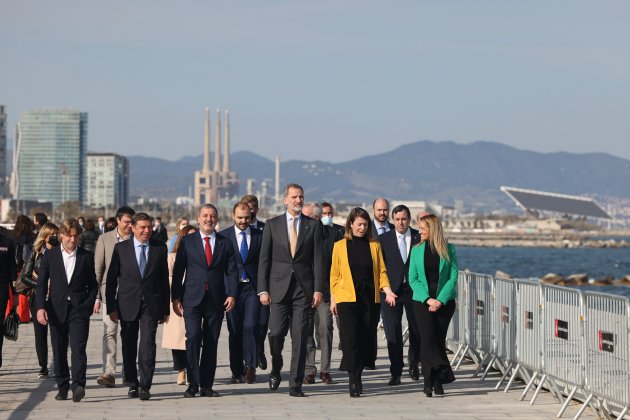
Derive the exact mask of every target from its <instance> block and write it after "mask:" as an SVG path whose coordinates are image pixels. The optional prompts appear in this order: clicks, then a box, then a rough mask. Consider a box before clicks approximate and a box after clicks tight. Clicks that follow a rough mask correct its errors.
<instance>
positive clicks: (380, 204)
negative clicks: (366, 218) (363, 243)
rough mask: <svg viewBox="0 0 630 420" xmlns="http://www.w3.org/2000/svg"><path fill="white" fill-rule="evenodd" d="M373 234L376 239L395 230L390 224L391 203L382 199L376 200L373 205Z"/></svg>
mask: <svg viewBox="0 0 630 420" xmlns="http://www.w3.org/2000/svg"><path fill="white" fill-rule="evenodd" d="M372 216H374V220H373V221H372V234H373V235H374V237H375V238H377V237H379V236H380V235H382V234H383V233H385V232H389V231H390V230H393V229H394V225H392V224H391V223H389V221H388V220H387V219H389V201H387V200H386V199H384V198H382V197H380V198H377V199H376V200H374V203H372Z"/></svg>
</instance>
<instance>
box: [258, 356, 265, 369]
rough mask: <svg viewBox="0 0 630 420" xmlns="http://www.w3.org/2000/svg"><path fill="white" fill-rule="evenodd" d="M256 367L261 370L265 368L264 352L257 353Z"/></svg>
mask: <svg viewBox="0 0 630 420" xmlns="http://www.w3.org/2000/svg"><path fill="white" fill-rule="evenodd" d="M258 367H259V368H261V369H262V370H267V357H265V353H260V354H259V355H258Z"/></svg>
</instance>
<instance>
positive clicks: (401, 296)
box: [378, 205, 420, 385]
mask: <svg viewBox="0 0 630 420" xmlns="http://www.w3.org/2000/svg"><path fill="white" fill-rule="evenodd" d="M392 219H393V220H394V226H395V229H394V230H390V231H389V232H387V233H384V234H382V235H380V236H379V237H378V241H379V242H380V243H381V249H382V250H383V259H384V260H385V267H386V268H387V277H388V278H389V283H390V287H391V289H392V291H393V292H394V293H395V294H396V295H397V296H398V297H397V299H396V305H395V306H389V305H387V304H381V317H382V319H383V327H384V329H385V337H386V338H387V352H388V353H389V362H390V368H389V371H390V373H391V378H390V379H389V382H388V384H389V385H400V377H401V376H402V371H403V365H404V362H403V334H402V313H403V308H404V310H405V312H406V314H407V323H408V325H409V352H408V355H407V359H408V362H409V376H410V377H411V379H413V380H415V381H417V380H419V379H420V371H419V370H418V363H419V362H420V340H419V338H417V337H416V334H415V333H414V331H416V330H415V328H414V327H413V323H414V322H415V321H414V320H415V318H414V316H413V307H412V300H413V299H412V297H413V291H412V290H411V287H410V286H409V255H410V252H411V248H412V247H413V246H415V245H416V244H418V243H419V242H420V234H419V233H418V231H417V230H415V229H411V228H410V227H409V223H410V222H411V213H410V211H409V208H408V207H407V206H404V205H399V206H396V207H394V209H393V210H392ZM381 300H382V302H384V301H385V295H384V294H383V295H381Z"/></svg>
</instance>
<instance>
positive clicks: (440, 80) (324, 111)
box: [0, 0, 630, 162]
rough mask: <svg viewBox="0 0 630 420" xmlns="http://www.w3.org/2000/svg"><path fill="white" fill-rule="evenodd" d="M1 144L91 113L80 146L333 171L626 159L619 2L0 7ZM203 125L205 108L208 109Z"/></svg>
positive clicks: (61, 2) (626, 85)
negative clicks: (250, 157)
mask: <svg viewBox="0 0 630 420" xmlns="http://www.w3.org/2000/svg"><path fill="white" fill-rule="evenodd" d="M0 10H2V13H1V16H0V39H1V40H2V41H1V42H0V104H2V105H5V106H6V107H7V112H8V114H9V136H10V137H12V131H13V126H14V125H15V123H16V122H17V121H18V120H19V115H20V114H21V113H22V112H24V111H26V110H30V109H37V108H42V107H54V108H57V107H72V108H74V109H78V110H81V111H85V112H88V115H89V117H88V118H89V126H88V148H89V150H90V151H102V152H109V151H111V152H116V153H121V154H124V155H144V156H154V157H161V158H167V159H172V160H174V159H178V158H180V157H182V156H186V155H198V154H201V153H202V152H203V150H202V147H203V112H204V111H203V110H204V108H205V107H210V109H212V110H214V109H217V108H220V109H229V110H230V122H231V125H230V129H231V138H232V142H231V143H232V144H231V148H232V151H238V150H250V151H252V152H255V153H257V154H260V155H262V156H265V157H269V158H273V157H274V156H276V155H279V156H281V157H282V159H283V160H287V159H304V160H315V159H322V160H327V161H331V162H342V161H346V160H350V159H354V158H359V157H363V156H366V155H372V154H377V153H382V152H386V151H389V150H392V149H394V148H395V147H397V146H400V145H402V144H407V143H412V142H415V141H418V140H433V141H445V140H450V141H455V142H458V143H469V142H473V141H476V140H487V141H496V142H500V143H504V144H507V145H511V146H514V147H517V148H520V149H527V150H534V151H540V152H555V151H568V152H576V153H586V152H604V153H609V154H613V155H616V156H620V157H623V158H628V159H630V147H628V144H629V142H628V140H629V138H630V115H629V110H630V50H629V41H630V25H628V21H630V2H627V1H598V2H593V1H579V0H569V1H552V2H551V1H548V0H547V1H535V0H534V1H526V2H525V1H504V0H500V1H499V0H497V1H486V0H475V1H470V0H462V1H449V0H444V1H442V0H440V1H437V0H436V1H416V0H409V1H387V2H384V1H371V0H361V1H358V0H357V1H354V0H347V1H342V0H336V1H329V0H321V1H306V0H286V1H273V0H265V1H238V0H235V1H221V2H217V1H207V0H200V1H189V0H178V1H177V2H174V1H164V0H134V1H130V0H124V1H123V0H110V1H107V2H95V1H85V0H76V1H68V0H56V1H54V2H48V1H12V0H0ZM212 116H213V119H214V114H213V115H212Z"/></svg>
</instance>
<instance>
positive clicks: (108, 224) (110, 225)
mask: <svg viewBox="0 0 630 420" xmlns="http://www.w3.org/2000/svg"><path fill="white" fill-rule="evenodd" d="M123 216H124V214H123ZM120 217H122V216H120ZM117 226H118V222H117V221H116V218H115V217H110V218H109V219H107V220H105V232H111V231H112V230H114V229H116V227H117Z"/></svg>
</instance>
